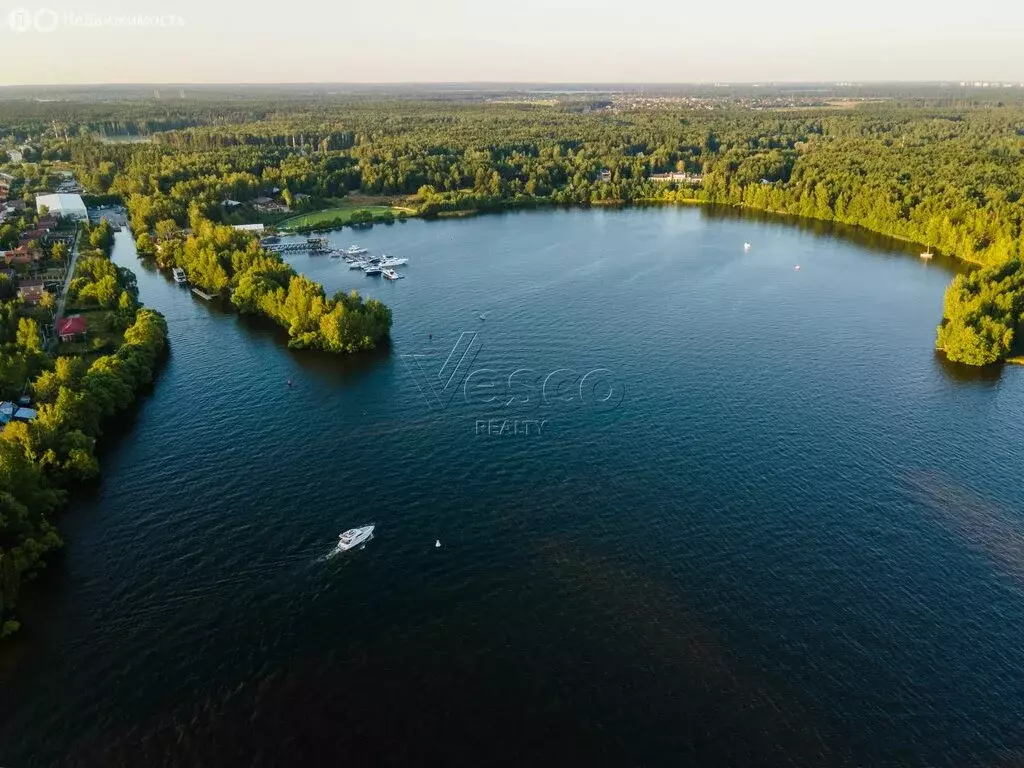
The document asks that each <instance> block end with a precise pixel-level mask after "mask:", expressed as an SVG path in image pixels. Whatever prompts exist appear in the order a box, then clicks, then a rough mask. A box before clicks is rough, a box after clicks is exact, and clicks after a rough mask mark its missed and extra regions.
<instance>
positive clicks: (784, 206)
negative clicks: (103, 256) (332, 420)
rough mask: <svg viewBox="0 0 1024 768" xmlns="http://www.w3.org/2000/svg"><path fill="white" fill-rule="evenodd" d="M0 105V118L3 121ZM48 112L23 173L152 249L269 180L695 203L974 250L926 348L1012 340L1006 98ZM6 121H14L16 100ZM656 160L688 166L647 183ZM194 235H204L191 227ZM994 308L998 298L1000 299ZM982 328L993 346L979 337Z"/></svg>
mask: <svg viewBox="0 0 1024 768" xmlns="http://www.w3.org/2000/svg"><path fill="white" fill-rule="evenodd" d="M4 109H5V108H0V125H6V123H4V122H3V121H4V120H5V112H4ZM53 109H54V110H56V111H57V112H56V114H59V119H60V120H61V121H63V122H60V123H58V122H57V120H58V117H56V116H52V117H51V120H50V121H49V122H46V121H45V116H46V115H47V108H46V106H45V105H36V106H35V107H34V110H35V111H36V112H37V113H38V116H37V121H38V122H37V126H38V130H39V132H40V133H39V143H40V144H41V151H40V156H39V162H38V163H37V164H36V166H37V167H36V168H35V169H34V172H35V173H36V174H39V175H42V174H44V173H45V172H46V167H47V165H48V164H53V163H60V162H64V163H68V164H70V166H71V167H73V168H74V169H75V170H76V173H78V174H79V178H80V179H81V180H82V182H83V183H84V184H85V186H86V188H87V189H88V190H89V191H90V192H91V193H94V194H101V195H115V196H118V197H119V198H121V199H123V200H124V201H125V202H126V204H127V206H128V209H129V212H130V215H131V225H132V229H133V230H134V231H135V233H136V235H137V236H143V235H149V236H150V237H151V238H153V240H154V242H153V246H156V245H158V243H156V242H155V240H156V239H157V234H156V227H157V225H158V224H159V223H161V222H164V223H165V225H164V226H165V227H170V226H172V225H170V224H166V222H172V223H173V225H176V226H177V227H179V228H185V227H189V226H192V225H194V224H195V223H196V222H198V221H199V220H200V219H204V220H208V221H210V222H212V223H214V224H217V223H236V222H235V221H234V219H233V218H232V216H233V214H230V213H229V212H228V211H227V210H226V209H225V208H224V207H223V206H222V205H221V204H222V202H223V201H225V200H227V199H231V200H236V201H243V202H244V201H249V200H252V199H254V198H256V197H258V196H260V195H266V194H273V190H279V191H280V194H281V195H284V196H286V197H288V198H289V199H290V197H291V196H293V195H299V194H302V195H309V196H311V198H312V199H314V200H337V199H339V198H343V197H345V196H346V195H352V194H356V193H359V194H361V195H374V196H389V197H392V198H394V199H396V200H398V199H401V200H402V201H403V205H405V206H408V207H410V208H413V209H414V210H415V211H416V212H417V213H418V214H419V215H421V216H436V215H444V214H447V213H450V212H458V211H474V210H482V211H486V210H500V209H503V208H509V207H531V206H539V205H581V206H585V205H595V204H602V205H606V204H615V205H629V204H652V203H660V204H672V203H680V202H688V203H703V202H708V203H716V204H725V205H735V206H744V207H748V208H754V209H758V210H764V211H770V212H780V213H786V214H791V215H796V216H802V217H810V218H815V219H822V220H827V221H836V222H841V223H844V224H851V225H856V226H860V227H863V228H866V229H869V230H871V231H874V232H878V233H881V234H884V235H889V236H892V237H895V238H899V239H901V240H905V241H909V242H913V243H918V244H920V245H921V246H922V248H929V249H932V250H934V251H937V252H939V253H942V254H946V255H950V256H953V257H955V258H958V259H962V260H964V261H967V262H971V263H974V264H977V265H979V266H980V267H982V268H981V269H979V270H978V272H977V273H976V274H975V276H974V277H973V278H972V279H973V280H974V281H977V282H978V284H979V286H982V285H983V286H984V290H982V289H981V288H980V287H979V289H978V290H977V291H973V292H971V291H965V290H964V289H963V287H962V286H958V285H952V286H950V291H949V293H948V295H947V297H946V302H945V316H944V318H943V320H942V325H941V330H940V332H939V333H938V334H937V345H938V346H939V347H940V348H942V349H944V351H945V353H946V354H947V355H948V356H949V358H950V359H952V360H955V361H959V362H963V363H967V364H972V365H978V364H988V363H991V362H994V361H996V360H999V359H1003V358H1005V357H1007V356H1008V355H1009V354H1010V352H1011V351H1012V350H1013V348H1014V347H1015V346H1016V345H1017V340H1018V337H1019V336H1020V330H1021V328H1020V315H1019V312H1014V311H1013V310H1012V307H1015V306H1017V304H1019V300H1018V299H1019V297H1018V296H1017V293H1018V288H1017V286H1018V284H1019V281H1016V280H1007V279H1006V278H1005V276H1004V272H1005V271H1006V269H1007V268H1009V269H1013V268H1014V267H1013V265H1014V264H1019V263H1020V257H1021V253H1020V247H1021V246H1020V237H1021V225H1022V221H1024V202H1022V201H1021V195H1022V193H1024V104H1022V103H1020V100H1018V101H1012V100H1011V101H1009V102H1004V101H997V100H993V99H991V98H986V99H984V100H981V99H976V100H972V99H971V98H969V97H963V96H962V95H961V97H958V98H956V99H950V98H940V96H939V95H936V94H932V95H926V94H917V95H916V96H915V97H914V98H910V97H906V98H900V99H896V98H878V99H872V98H864V99H862V100H860V101H858V102H856V103H855V104H853V105H852V108H850V105H847V106H846V107H844V108H831V107H828V106H820V105H819V106H808V107H794V108H779V109H768V108H760V107H757V108H751V107H749V106H744V103H741V101H739V100H736V99H732V100H730V99H720V100H718V101H702V102H700V105H699V106H694V105H693V103H691V102H687V101H686V100H678V101H673V100H671V99H666V100H663V101H661V102H657V103H654V104H649V103H643V104H638V105H634V104H633V103H632V102H630V101H629V100H626V101H621V100H620V101H618V102H616V101H615V100H614V99H600V98H596V97H595V98H593V99H591V100H589V101H588V100H586V99H581V98H572V99H564V100H563V101H561V102H559V101H558V100H555V101H554V102H553V103H549V102H544V103H530V102H529V101H526V102H521V103H504V102H501V101H497V100H496V101H486V100H466V99H463V100H454V99H449V100H444V99H440V98H431V99H427V98H414V97H408V98H398V97H391V98H384V97H377V98H371V97H366V96H364V97H358V98H356V97H350V98H343V97H338V98H328V97H326V96H320V97H318V98H316V99H312V98H309V99H306V100H303V99H298V98H294V99H283V98H281V97H276V98H270V97H267V98H266V99H265V100H262V101H259V100H253V99H249V100H245V101H242V100H237V101H225V102H224V103H214V102H210V101H203V102H195V103H192V102H186V104H185V105H182V106H180V107H178V112H175V111H174V110H173V109H172V108H171V107H170V105H168V104H166V103H161V104H149V105H147V104H146V103H144V102H139V101H132V102H128V103H121V104H107V105H101V104H96V103H92V104H90V105H88V109H84V108H83V115H84V117H83V118H82V119H81V120H80V121H79V122H76V121H74V120H73V119H72V118H73V116H74V112H73V110H72V109H71V108H70V107H69V105H68V104H62V105H60V106H55V107H53ZM175 115H177V117H175ZM51 123H52V126H53V127H51ZM129 123H131V126H129ZM132 126H134V127H132ZM7 128H8V130H9V131H11V132H14V131H15V130H18V131H21V132H23V133H24V132H25V131H27V130H29V128H28V127H27V126H26V118H25V116H24V115H21V116H20V117H19V120H18V121H17V124H16V125H15V122H14V121H13V120H12V121H11V122H10V124H9V125H7ZM111 130H123V131H125V132H145V133H147V134H148V135H149V137H150V138H151V141H149V142H148V143H121V144H116V143H115V144H112V143H106V142H105V141H103V140H102V139H103V133H104V132H109V131H111ZM674 171H679V172H685V173H686V174H688V175H687V176H686V178H685V180H679V181H672V180H658V179H653V178H652V175H654V174H662V173H666V172H674ZM29 172H33V169H29ZM192 228H193V230H195V231H200V232H209V230H207V229H204V228H203V227H198V228H197V227H195V226H192ZM220 237H222V238H226V237H227V236H226V235H221V236H220ZM199 239H203V240H205V241H206V245H207V246H208V245H210V241H209V238H207V237H206V235H200V236H199ZM214 239H216V237H214ZM184 243H185V248H178V247H177V246H172V247H173V248H174V253H175V254H176V255H175V256H174V259H173V260H174V261H175V262H176V261H177V260H178V259H179V258H180V259H182V260H183V261H184V262H188V263H191V264H193V265H195V266H196V267H198V272H199V274H201V275H202V279H201V283H202V284H203V285H205V286H206V287H208V288H215V289H220V288H222V287H225V286H230V287H231V288H237V287H238V285H239V284H240V283H241V281H242V279H243V277H244V273H245V272H246V271H247V270H248V269H249V268H250V266H251V265H250V264H249V263H247V262H244V260H243V261H241V262H239V263H238V264H235V263H234V258H235V257H234V256H233V255H232V254H236V253H244V252H245V248H244V247H242V244H241V243H238V244H229V243H225V245H224V248H223V249H221V250H217V248H214V249H213V253H214V254H215V255H214V256H213V257H211V256H210V253H211V251H210V248H209V247H206V246H203V247H200V246H199V244H198V243H196V244H193V245H189V240H188V239H185V240H184ZM147 245H149V244H147ZM186 249H187V253H186ZM200 254H203V255H200ZM249 258H250V260H251V259H255V258H257V257H256V256H255V255H253V256H251V257H249ZM259 258H263V257H259ZM162 262H163V263H168V264H169V263H171V259H169V258H166V257H164V258H162ZM214 262H217V265H216V266H215V265H214ZM260 263H261V266H260V274H261V281H260V282H259V285H261V286H262V288H263V289H266V290H270V289H271V288H273V291H272V293H273V296H274V297H275V298H274V303H275V305H280V306H283V304H281V302H284V301H285V297H286V295H287V294H289V293H290V292H291V288H290V287H289V285H290V283H291V281H292V279H293V277H292V276H288V277H287V281H286V279H285V277H284V275H283V273H280V274H279V273H277V272H275V271H274V270H273V269H270V268H269V266H268V265H267V264H266V263H265V262H262V261H261V262H260ZM239 268H240V269H239ZM240 272H241V273H242V274H239V273H240ZM190 274H191V271H190ZM265 279H270V280H272V281H273V282H274V283H275V284H276V287H273V286H270V285H269V284H268V283H267V282H266V281H265ZM286 282H287V283H288V285H286ZM250 283H251V281H248V280H246V284H247V291H250V292H251V284H250ZM296 289H297V290H300V291H306V289H307V287H306V286H303V284H301V283H299V284H297V286H296ZM246 295H247V294H246V292H242V298H241V300H240V302H241V303H240V305H239V306H240V308H242V309H246V310H248V311H252V310H253V309H254V308H258V309H259V311H261V312H264V313H265V314H268V315H270V316H271V317H275V319H277V320H278V322H281V323H282V325H286V326H287V327H289V329H290V330H291V328H292V327H293V326H295V333H293V334H292V338H293V340H295V342H296V343H297V344H299V345H310V346H322V347H324V348H333V347H335V346H337V344H339V343H340V344H341V345H342V347H343V348H347V346H348V344H349V342H337V341H335V340H334V339H333V331H331V330H330V329H328V335H329V336H332V340H330V341H324V340H321V339H320V338H319V335H318V332H316V331H315V330H314V329H313V326H314V325H315V322H313V321H312V319H310V321H309V322H306V321H305V320H302V321H300V322H298V324H297V326H296V323H295V320H296V318H295V317H294V315H291V314H289V312H287V311H284V310H281V309H278V308H276V307H271V306H270V305H269V304H268V303H267V301H266V297H265V296H264V297H262V298H261V299H260V300H257V301H252V300H250V299H247V298H245V297H246ZM310 301H312V297H310ZM323 301H324V302H325V303H324V309H323V314H322V315H320V317H324V316H332V313H333V312H335V308H334V307H335V306H336V305H332V306H331V307H328V306H327V305H328V304H330V302H331V301H336V299H331V300H328V299H326V298H325V299H323ZM293 303H302V302H293ZM967 304H970V305H971V308H970V310H969V311H968V307H967V306H966V305H967ZM997 305H998V306H997ZM1004 305H1005V306H1008V307H1011V310H1009V311H1002V310H1001V309H999V307H1002V306H1004ZM317 308H318V310H319V309H320V306H319V305H317ZM343 314H344V313H343ZM381 317H382V315H381ZM937 319H938V318H937ZM331 322H333V321H331ZM343 335H345V334H343ZM349 336H351V334H349ZM995 336H998V337H999V338H1000V340H1001V341H1000V343H998V344H993V343H990V340H991V339H992V338H995Z"/></svg>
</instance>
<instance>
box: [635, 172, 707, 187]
mask: <svg viewBox="0 0 1024 768" xmlns="http://www.w3.org/2000/svg"><path fill="white" fill-rule="evenodd" d="M647 178H649V179H650V180H651V181H659V182H673V181H674V182H677V183H681V184H700V183H701V182H702V181H704V177H703V176H702V175H700V174H699V173H687V172H686V171H672V172H670V173H652V174H651V175H650V176H648V177H647Z"/></svg>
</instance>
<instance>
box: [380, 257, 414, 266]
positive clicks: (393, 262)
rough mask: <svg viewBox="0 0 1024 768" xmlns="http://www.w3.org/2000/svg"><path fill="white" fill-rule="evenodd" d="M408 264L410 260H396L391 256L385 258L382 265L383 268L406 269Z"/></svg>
mask: <svg viewBox="0 0 1024 768" xmlns="http://www.w3.org/2000/svg"><path fill="white" fill-rule="evenodd" d="M408 263H409V260H408V259H394V258H391V257H390V256H385V257H384V259H383V261H381V263H380V265H381V267H404V266H405V265H406V264H408Z"/></svg>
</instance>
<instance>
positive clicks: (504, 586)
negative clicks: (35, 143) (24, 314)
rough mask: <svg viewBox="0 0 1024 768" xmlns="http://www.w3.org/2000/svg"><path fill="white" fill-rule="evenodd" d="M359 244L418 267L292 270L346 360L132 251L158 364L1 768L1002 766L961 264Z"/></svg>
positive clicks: (996, 513) (976, 387)
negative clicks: (329, 315)
mask: <svg viewBox="0 0 1024 768" xmlns="http://www.w3.org/2000/svg"><path fill="white" fill-rule="evenodd" d="M353 239H355V240H357V241H358V242H360V243H361V244H363V245H365V246H367V247H370V248H372V249H374V250H385V251H387V252H388V253H390V254H393V255H396V256H398V255H400V256H407V257H409V258H410V260H411V263H410V265H409V266H408V267H407V268H406V269H405V270H404V271H405V273H406V274H407V278H406V279H403V280H399V281H397V282H395V283H388V282H387V281H384V280H381V279H374V278H367V277H365V276H363V275H362V274H361V273H357V272H352V271H349V270H348V269H347V268H346V265H345V264H344V263H342V262H340V261H336V260H331V259H328V258H325V257H310V256H304V255H300V256H297V257H296V258H295V259H294V263H295V265H296V267H297V268H298V269H300V270H301V271H303V272H305V273H307V274H309V275H311V276H312V277H314V278H315V279H317V280H320V281H322V282H323V283H324V284H325V285H326V286H327V287H328V288H329V289H330V290H335V289H346V290H349V289H352V288H357V289H359V290H361V291H363V292H364V293H366V294H367V295H372V296H377V297H379V298H381V299H383V300H384V301H385V302H387V303H388V304H389V305H390V306H391V307H392V308H393V310H394V318H395V327H394V343H393V345H392V347H391V349H389V350H382V351H381V352H380V353H379V354H372V355H367V356H363V357H360V358H353V359H337V358H331V357H326V356H321V355H316V354H312V353H308V352H306V353H302V352H299V353H296V352H291V351H289V350H288V349H287V348H286V347H285V345H284V343H283V341H282V336H281V334H280V332H279V331H277V330H275V329H273V328H269V327H266V326H264V325H262V324H260V323H254V322H251V321H246V320H243V319H240V318H238V317H237V316H235V315H233V314H232V313H230V312H229V311H226V310H224V309H221V308H219V307H218V306H216V305H213V304H211V303H208V302H205V301H202V300H201V299H198V298H196V297H195V296H193V295H191V294H189V293H188V292H186V291H184V290H182V289H179V288H177V287H176V286H174V285H173V284H172V283H170V282H169V280H168V279H167V278H166V277H165V276H163V275H161V274H158V273H156V272H153V271H149V270H146V269H145V268H144V267H142V266H141V265H139V264H137V262H136V261H135V258H134V251H133V249H132V246H131V243H130V241H129V240H128V239H127V235H119V237H118V242H117V246H116V252H115V259H116V260H117V261H118V263H121V264H124V265H127V266H132V267H133V268H135V269H136V271H137V272H138V273H139V285H140V292H141V296H142V299H143V300H144V301H145V302H146V303H147V304H149V305H152V306H154V307H156V308H157V309H159V310H161V311H162V312H164V313H165V315H166V316H167V319H168V323H169V327H170V334H171V341H172V355H171V358H170V361H169V363H168V365H167V367H166V369H165V370H164V372H163V374H162V376H161V378H160V380H159V382H158V384H157V386H156V388H155V391H154V392H153V394H152V396H151V397H149V398H148V399H147V400H145V402H144V403H143V404H142V406H141V407H140V409H139V412H138V414H137V417H136V418H135V420H134V423H133V424H130V425H128V426H127V427H126V428H125V429H124V430H123V431H122V432H123V433H121V434H120V435H119V437H118V439H116V440H112V441H110V443H109V448H108V450H107V451H106V454H105V456H104V458H103V468H104V480H103V484H102V486H101V488H100V489H99V490H98V491H97V493H96V495H95V497H94V498H91V499H88V500H85V501H83V502H81V503H77V504H75V505H74V508H73V509H72V510H71V512H70V513H69V514H68V515H67V516H66V518H65V519H64V520H63V521H62V530H63V531H64V532H65V534H66V538H67V541H68V547H67V551H66V553H65V555H64V556H63V557H62V558H60V559H59V560H58V561H57V562H55V563H54V565H53V567H52V568H51V571H50V573H49V574H48V575H47V577H46V578H45V579H43V580H42V582H41V583H40V584H39V586H38V589H37V590H36V593H34V594H33V595H32V603H33V607H32V609H31V610H29V611H28V612H27V613H26V616H25V618H26V624H27V628H26V630H25V632H24V633H23V634H22V636H21V638H20V639H19V641H18V642H17V643H15V644H13V645H12V646H10V647H8V648H7V649H6V650H5V652H4V655H3V656H2V657H0V675H2V678H0V679H2V687H0V765H8V766H29V765H58V764H61V765H97V766H110V765H132V766H134V765H210V766H234V765H246V766H250V765H281V764H307V765H313V764H332V765H337V764H352V765H369V764H390V765H411V764H423V763H426V762H442V763H445V764H449V765H462V764H474V763H476V764H499V765H523V764H531V763H532V764H537V763H559V764H562V765H565V764H577V763H583V762H590V763H601V764H615V765H686V764H707V765H727V764H728V765H766V764H792V765H868V764H872V765H880V764H902V765H920V766H925V765H948V766H966V765H988V764H994V763H1000V764H1012V763H1013V762H1014V760H1019V759H1021V758H1022V755H1021V753H1020V750H1021V748H1022V745H1024V727H1022V723H1024V591H1022V587H1024V514H1022V512H1021V510H1022V509H1024V485H1022V482H1021V472H1022V470H1024V369H1012V368H1008V369H1006V370H1003V371H988V372H980V373H979V372H968V371H965V370H963V369H960V368H957V367H954V366H949V365H947V364H945V363H944V362H943V361H942V360H941V359H940V358H939V357H937V356H936V354H935V353H934V352H933V350H932V345H933V340H934V333H935V325H936V322H937V321H938V318H939V316H940V312H941V301H942V291H943V289H944V287H945V285H946V284H947V283H948V282H949V280H950V277H951V271H950V269H949V268H948V266H945V265H942V264H939V263H930V264H925V263H921V262H920V261H919V260H918V259H917V258H916V257H915V256H914V255H913V250H912V249H910V252H909V253H908V252H907V249H901V248H899V247H897V246H895V245H892V244H885V243H881V242H877V241H872V240H870V239H866V238H863V237H859V238H858V237H853V238H851V237H842V238H840V237H836V236H831V235H829V234H827V233H823V232H821V231H814V230H811V229H807V228H798V227H794V226H792V225H789V224H785V223H779V222H769V221H757V220H744V219H736V218H725V219H723V218H716V217H715V216H713V215H711V214H710V213H708V212H705V211H699V210H685V209H658V210H647V211H620V212H612V211H609V212H604V211H585V212H540V213H529V214H519V215H506V216H495V217H484V218H478V219H472V220H464V221H447V222H435V223H426V222H409V223H406V224H396V225H394V226H391V227H376V228H374V229H373V230H372V231H368V232H360V233H358V234H357V235H356V236H353V235H352V232H351V231H350V230H347V231H346V232H344V233H343V234H338V235H336V236H332V240H333V241H334V242H335V244H337V245H346V246H347V245H348V244H349V243H350V242H352V240H353ZM744 241H749V242H751V243H752V244H753V247H752V248H751V249H750V251H749V252H744V250H743V247H742V244H743V242H744ZM797 264H799V265H800V267H801V268H800V269H799V270H796V269H794V267H795V265H797ZM481 315H482V316H483V318H484V319H481ZM430 334H432V338H430ZM473 334H475V336H474V335H473ZM453 349H455V350H457V351H456V353H455V354H454V355H452V351H453ZM467 350H468V351H467ZM446 361H447V366H446V365H445V364H446ZM459 361H461V363H462V364H461V365H458V366H457V365H456V364H455V363H457V362H459ZM510 377H511V384H510V383H509V379H510ZM288 379H291V380H292V381H293V386H291V387H288V386H286V385H285V382H286V380H288ZM446 384H447V387H446V386H445V385H446ZM581 384H582V386H581ZM367 522H375V523H376V524H377V526H378V532H377V537H376V539H375V540H374V541H373V542H372V543H371V544H370V545H369V546H368V547H367V548H366V549H364V550H361V551H356V552H352V553H349V554H348V555H345V556H343V557H334V558H331V557H328V553H329V552H330V549H331V548H332V546H333V542H334V540H335V539H336V537H337V534H338V533H339V532H341V531H342V530H344V529H346V528H349V527H351V526H353V525H358V524H363V523H367ZM437 539H440V541H441V542H442V547H441V548H440V549H438V548H436V547H435V546H434V544H435V540H437Z"/></svg>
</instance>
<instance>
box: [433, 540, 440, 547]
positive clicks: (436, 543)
mask: <svg viewBox="0 0 1024 768" xmlns="http://www.w3.org/2000/svg"><path fill="white" fill-rule="evenodd" d="M434 548H435V549H440V548H441V540H440V539H438V540H437V541H435V542H434Z"/></svg>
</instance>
